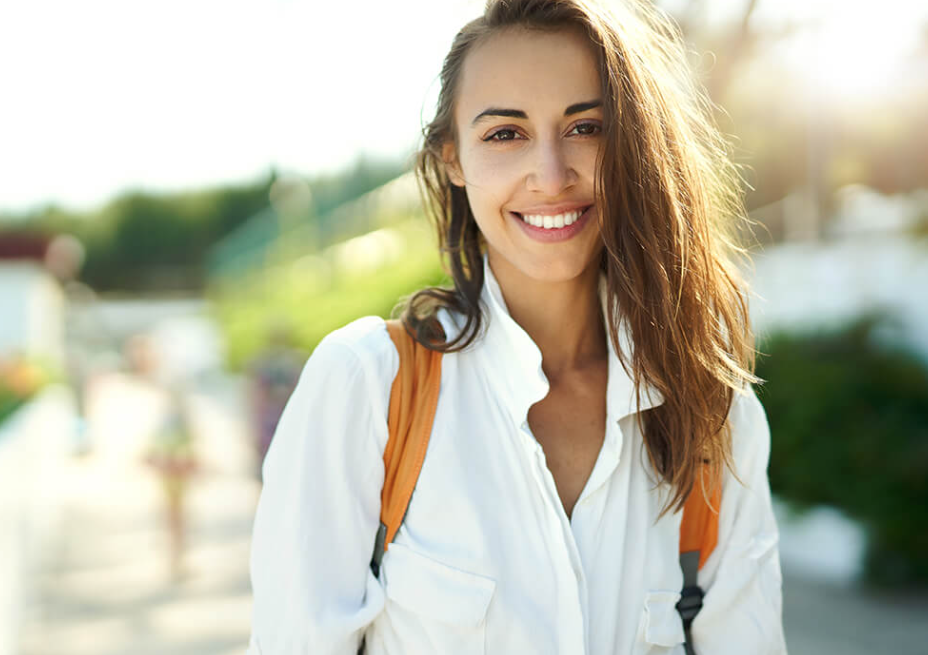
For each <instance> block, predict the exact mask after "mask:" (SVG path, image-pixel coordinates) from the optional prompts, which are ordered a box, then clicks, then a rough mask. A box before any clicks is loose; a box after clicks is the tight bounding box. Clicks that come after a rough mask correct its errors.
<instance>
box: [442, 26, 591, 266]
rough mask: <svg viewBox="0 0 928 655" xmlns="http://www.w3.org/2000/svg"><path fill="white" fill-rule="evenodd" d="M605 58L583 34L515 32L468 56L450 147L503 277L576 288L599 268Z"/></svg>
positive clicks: (456, 176) (455, 173)
mask: <svg viewBox="0 0 928 655" xmlns="http://www.w3.org/2000/svg"><path fill="white" fill-rule="evenodd" d="M600 96H601V85H600V77H599V69H598V67H597V61H596V55H595V52H594V51H593V49H592V46H591V45H590V43H589V41H588V40H587V38H586V37H585V36H584V35H583V34H582V32H580V31H578V30H562V31H558V32H538V31H528V30H525V29H522V28H513V29H508V30H504V31H502V32H499V33H497V34H494V35H493V36H491V37H490V38H488V39H487V40H486V41H484V42H483V43H480V44H479V45H477V46H475V47H474V48H473V49H472V50H471V51H470V52H469V53H468V54H467V56H466V59H465V61H464V65H463V69H462V76H461V79H460V81H459V86H458V90H457V97H456V99H455V102H456V104H455V117H454V118H455V126H456V129H457V143H456V145H455V144H448V145H446V146H445V151H444V153H443V157H444V159H445V161H446V162H448V163H449V169H448V171H449V176H450V177H451V181H452V183H453V184H455V185H457V186H463V187H464V188H465V189H466V191H467V198H468V201H469V203H470V207H471V210H472V211H473V214H474V217H475V218H476V219H477V224H478V226H479V227H480V231H481V232H482V233H483V236H484V237H485V238H486V241H487V247H488V254H489V257H490V259H491V262H493V263H494V267H495V265H496V263H497V261H498V260H499V259H500V258H502V259H503V260H505V262H499V263H500V264H504V265H506V264H508V265H509V266H511V267H514V268H515V269H518V270H519V271H521V272H522V273H523V274H525V275H526V276H528V277H531V278H533V279H537V280H543V281H548V282H557V281H565V280H571V279H574V278H576V277H578V276H579V275H580V274H581V273H583V272H584V271H585V270H587V269H588V268H589V267H591V266H596V265H597V264H598V261H599V253H600V251H601V249H602V241H601V239H600V236H599V226H598V217H597V215H596V208H595V207H593V202H594V197H593V185H594V180H595V178H596V167H597V159H598V155H599V151H600V145H601V143H602V137H601V131H602V124H603V110H602V98H601V97H600Z"/></svg>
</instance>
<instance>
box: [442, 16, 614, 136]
mask: <svg viewBox="0 0 928 655" xmlns="http://www.w3.org/2000/svg"><path fill="white" fill-rule="evenodd" d="M600 93H601V91H600V75H599V67H598V63H597V55H596V51H595V50H594V48H593V45H592V44H591V43H590V41H589V39H588V38H587V37H586V35H585V34H584V33H583V32H582V31H581V30H580V29H579V28H564V29H561V30H558V31H553V32H548V31H539V30H528V29H525V28H521V27H515V28H507V29H504V30H502V31H500V32H497V33H495V34H492V35H491V36H489V37H487V39H486V40H484V41H483V42H481V43H478V44H476V45H475V46H474V48H473V49H472V50H471V51H470V52H469V53H468V54H467V56H466V58H465V59H464V65H463V69H462V75H461V80H460V84H459V86H458V93H457V98H456V112H455V113H456V114H458V119H459V120H464V121H466V123H468V124H469V123H470V120H471V119H472V118H473V117H474V116H475V115H476V114H478V113H479V112H480V111H482V110H483V109H485V108H486V107H488V106H491V105H492V106H494V107H507V108H513V109H522V110H524V111H525V112H526V113H527V114H528V116H529V119H531V118H533V113H536V114H537V113H544V112H547V111H554V112H558V114H559V115H560V114H562V113H563V111H564V109H565V107H567V106H568V105H570V104H573V103H576V102H582V101H585V100H595V99H596V98H598V97H599V96H600ZM533 109H534V110H535V112H533V111H532V110H533Z"/></svg>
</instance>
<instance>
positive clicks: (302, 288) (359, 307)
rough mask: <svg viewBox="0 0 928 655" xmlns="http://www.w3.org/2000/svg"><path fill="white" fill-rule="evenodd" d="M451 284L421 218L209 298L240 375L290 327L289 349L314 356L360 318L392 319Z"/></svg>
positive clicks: (228, 285)
mask: <svg viewBox="0 0 928 655" xmlns="http://www.w3.org/2000/svg"><path fill="white" fill-rule="evenodd" d="M445 282H447V279H446V276H445V274H444V272H443V270H442V268H441V264H440V261H439V257H438V248H437V247H436V246H435V243H434V237H433V236H432V235H431V233H430V232H429V231H428V226H427V225H426V224H425V222H424V219H423V218H422V217H421V216H412V217H409V218H407V219H406V220H405V221H401V222H399V223H396V224H394V225H393V226H391V227H388V228H383V229H380V230H375V231H373V232H370V233H367V234H363V235H360V236H357V237H354V238H352V239H348V240H346V241H344V242H341V243H338V244H335V245H333V246H331V247H329V248H326V249H325V250H323V251H321V252H318V253H310V254H307V255H305V256H303V257H301V258H299V259H296V260H293V261H288V262H284V263H282V264H280V265H277V266H274V267H268V268H265V269H263V270H260V271H254V272H250V273H249V274H248V275H246V276H244V277H242V278H238V279H231V280H224V281H222V283H221V284H216V285H214V287H213V288H212V289H211V291H210V293H209V296H210V299H211V301H212V306H213V307H214V309H215V315H216V317H217V320H218V322H219V325H220V326H221V328H222V331H223V334H224V336H225V342H226V355H227V358H226V363H227V365H228V366H229V367H230V368H231V369H232V370H235V371H241V370H242V369H243V368H245V367H246V366H247V365H248V363H249V362H250V361H251V360H252V359H253V358H254V357H256V356H257V355H258V354H260V353H261V352H263V351H264V349H265V348H267V347H268V345H269V340H270V335H272V334H273V333H274V332H275V331H277V330H280V329H281V328H283V329H284V330H285V331H286V333H287V334H288V335H289V336H290V339H291V341H292V343H290V344H289V345H290V346H292V347H295V348H298V349H300V350H303V351H305V352H311V351H312V349H313V348H315V347H316V345H317V344H318V343H319V341H321V340H322V338H323V337H324V336H325V335H326V334H328V333H329V332H332V331H333V330H336V329H338V328H340V327H342V326H344V325H346V324H348V323H350V322H351V321H353V320H354V319H356V318H359V317H361V316H368V315H377V316H382V317H385V318H386V317H388V316H390V313H391V311H392V310H393V308H394V307H395V306H396V305H397V303H398V301H399V300H400V299H401V298H402V297H403V296H406V295H408V294H410V293H412V292H413V291H416V290H417V289H420V288H422V287H424V286H428V285H436V284H442V283H445Z"/></svg>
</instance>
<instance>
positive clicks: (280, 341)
mask: <svg viewBox="0 0 928 655" xmlns="http://www.w3.org/2000/svg"><path fill="white" fill-rule="evenodd" d="M291 342H292V337H291V332H290V330H289V329H288V328H287V327H286V326H285V325H283V324H279V323H278V324H275V325H274V326H273V327H272V328H271V329H270V331H269V333H268V340H267V346H266V347H265V349H264V350H262V351H261V353H260V354H258V355H257V356H256V357H255V358H254V359H253V360H252V362H251V365H250V366H249V367H248V378H249V400H250V403H249V404H250V408H251V417H252V426H253V432H254V446H255V459H254V462H255V476H256V477H257V478H258V479H259V480H261V479H262V473H261V469H262V465H263V464H264V458H265V456H266V455H267V451H268V448H270V446H271V440H272V439H273V437H274V431H275V430H276V428H277V423H278V421H280V416H281V414H283V411H284V407H285V406H286V404H287V400H288V399H289V398H290V395H291V394H292V393H293V390H294V388H296V383H297V381H298V380H299V378H300V371H302V369H303V364H304V363H305V361H306V355H305V353H302V352H301V351H299V350H297V349H296V348H294V347H293V346H292V343H291Z"/></svg>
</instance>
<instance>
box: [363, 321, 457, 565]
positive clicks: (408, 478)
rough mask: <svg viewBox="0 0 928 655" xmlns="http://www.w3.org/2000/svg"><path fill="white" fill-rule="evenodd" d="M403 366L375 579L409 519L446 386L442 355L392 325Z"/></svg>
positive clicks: (394, 393) (396, 387) (392, 416)
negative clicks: (407, 513) (442, 374)
mask: <svg viewBox="0 0 928 655" xmlns="http://www.w3.org/2000/svg"><path fill="white" fill-rule="evenodd" d="M387 331H388V332H389V333H390V338H391V339H393V343H394V344H395V345H396V350H397V352H398V353H399V358H400V366H399V370H398V371H397V373H396V378H394V380H393V387H392V388H391V390H390V410H389V416H388V419H387V425H388V427H389V438H388V439H387V447H386V449H385V450H384V453H383V466H384V478H383V491H382V492H381V496H380V527H379V528H378V530H377V540H376V542H375V544H374V554H373V557H372V558H371V570H372V571H373V572H374V575H379V573H380V561H381V559H382V558H383V554H384V553H385V552H386V550H387V548H388V547H389V545H390V542H392V541H393V537H394V536H396V532H397V530H399V528H400V525H401V524H402V523H403V518H404V517H405V516H406V509H407V508H408V507H409V500H410V498H412V492H413V489H415V488H416V481H417V480H418V479H419V471H420V470H421V469H422V463H423V462H424V461H425V452H426V450H428V447H429V437H430V436H431V434H432V423H433V421H434V420H435V410H436V409H437V407H438V391H439V388H440V386H441V355H442V353H440V352H436V351H434V350H429V349H428V348H426V347H425V346H423V345H422V344H420V343H419V342H417V341H416V340H415V339H414V338H413V337H412V336H411V335H410V334H409V333H408V332H406V328H405V327H404V326H403V324H402V323H401V322H400V321H387Z"/></svg>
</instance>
